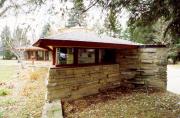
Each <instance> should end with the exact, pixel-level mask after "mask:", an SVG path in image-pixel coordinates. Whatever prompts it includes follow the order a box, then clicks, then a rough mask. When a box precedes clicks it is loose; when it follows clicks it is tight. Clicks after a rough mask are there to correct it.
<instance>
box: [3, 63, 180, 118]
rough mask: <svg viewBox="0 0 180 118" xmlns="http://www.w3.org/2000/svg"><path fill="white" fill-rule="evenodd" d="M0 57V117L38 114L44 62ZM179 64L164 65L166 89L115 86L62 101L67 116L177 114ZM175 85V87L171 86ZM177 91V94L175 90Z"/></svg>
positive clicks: (173, 117) (141, 117)
mask: <svg viewBox="0 0 180 118" xmlns="http://www.w3.org/2000/svg"><path fill="white" fill-rule="evenodd" d="M48 64H49V63H46V64H43V63H38V64H37V66H36V67H35V66H33V65H31V62H26V66H25V69H21V66H20V64H19V63H17V61H16V60H14V61H0V67H1V68H0V118H1V117H2V118H40V117H41V114H42V109H43V105H44V103H45V90H46V88H45V78H46V77H47V71H48V69H47V65H48ZM179 72H180V65H175V66H174V65H169V66H168V91H171V92H165V93H163V92H159V91H155V90H151V89H150V92H149V93H148V94H147V93H146V91H144V90H130V89H125V88H118V89H113V90H108V91H105V92H103V93H101V94H96V95H93V96H89V97H85V98H82V99H78V100H75V101H72V102H65V103H64V104H63V109H64V115H65V117H68V118H69V117H70V118H76V117H78V118H92V117H93V118H100V117H103V118H106V117H107V118H109V117H112V118H116V117H118V118H119V117H125V118H131V117H138V118H144V117H146V118H152V117H158V118H161V117H162V118H164V117H168V118H177V117H180V95H178V94H179V93H178V92H179V90H180V86H178V84H179V83H180V74H179ZM175 88H176V89H175ZM175 93H178V94H175Z"/></svg>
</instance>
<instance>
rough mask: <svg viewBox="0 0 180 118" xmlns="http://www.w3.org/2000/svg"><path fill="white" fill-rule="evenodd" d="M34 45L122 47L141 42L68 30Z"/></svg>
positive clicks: (87, 31)
mask: <svg viewBox="0 0 180 118" xmlns="http://www.w3.org/2000/svg"><path fill="white" fill-rule="evenodd" d="M33 45H34V46H38V47H42V48H48V47H49V46H52V47H58V46H59V47H86V48H122V47H137V46H139V45H141V44H139V43H135V42H132V41H128V40H124V39H119V38H113V37H109V36H105V35H99V34H97V33H95V32H92V31H89V30H70V31H65V32H62V33H59V34H56V35H52V36H48V37H45V38H40V39H39V40H38V41H37V42H35V43H34V44H33Z"/></svg>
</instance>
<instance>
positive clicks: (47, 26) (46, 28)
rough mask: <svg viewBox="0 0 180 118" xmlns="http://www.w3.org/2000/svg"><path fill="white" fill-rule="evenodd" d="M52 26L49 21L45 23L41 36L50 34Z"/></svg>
mask: <svg viewBox="0 0 180 118" xmlns="http://www.w3.org/2000/svg"><path fill="white" fill-rule="evenodd" d="M50 28H51V25H50V24H49V23H47V24H46V25H44V26H43V29H42V33H41V36H40V37H46V36H48V35H49V32H50Z"/></svg>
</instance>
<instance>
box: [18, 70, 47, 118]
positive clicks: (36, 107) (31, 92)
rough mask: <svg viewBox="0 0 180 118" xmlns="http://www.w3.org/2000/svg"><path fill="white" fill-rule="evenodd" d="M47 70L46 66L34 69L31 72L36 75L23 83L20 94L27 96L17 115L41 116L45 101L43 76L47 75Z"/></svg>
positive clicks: (23, 116)
mask: <svg viewBox="0 0 180 118" xmlns="http://www.w3.org/2000/svg"><path fill="white" fill-rule="evenodd" d="M47 71H48V69H47V68H41V69H37V70H34V72H33V73H37V76H35V78H30V79H29V80H28V81H27V83H26V84H25V86H24V88H23V90H22V93H21V94H22V95H23V96H26V97H27V98H26V102H25V104H24V106H23V107H22V108H21V109H20V111H19V112H18V114H17V116H18V117H21V118H26V117H27V118H29V117H33V118H40V117H41V114H42V108H43V105H44V102H45V92H46V86H45V78H46V77H47ZM35 75H36V74H35Z"/></svg>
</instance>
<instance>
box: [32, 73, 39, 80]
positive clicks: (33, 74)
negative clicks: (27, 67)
mask: <svg viewBox="0 0 180 118" xmlns="http://www.w3.org/2000/svg"><path fill="white" fill-rule="evenodd" d="M38 78H40V73H39V72H38V71H33V72H30V79H31V80H37V79H38Z"/></svg>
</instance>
